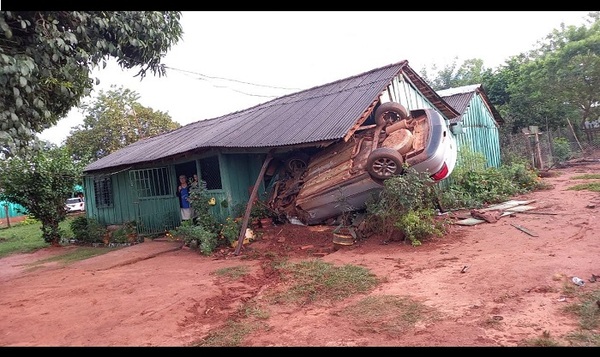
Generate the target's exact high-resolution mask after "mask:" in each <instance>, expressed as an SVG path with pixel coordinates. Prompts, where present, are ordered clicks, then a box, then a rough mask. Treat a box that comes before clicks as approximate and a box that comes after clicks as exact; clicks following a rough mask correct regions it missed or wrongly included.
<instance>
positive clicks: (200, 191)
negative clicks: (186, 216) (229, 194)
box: [188, 180, 221, 234]
mask: <svg viewBox="0 0 600 357" xmlns="http://www.w3.org/2000/svg"><path fill="white" fill-rule="evenodd" d="M188 185H189V187H190V195H189V198H188V199H189V201H190V206H191V207H192V208H193V210H194V215H195V216H196V218H195V220H194V222H195V224H197V225H200V226H202V227H204V228H205V229H206V230H208V231H210V232H214V233H217V234H218V232H219V231H220V229H221V225H220V224H219V222H217V220H216V218H215V216H214V215H212V214H211V213H210V209H211V207H212V206H211V205H210V203H209V202H210V199H211V195H210V194H209V193H208V189H207V188H206V182H204V181H202V180H200V182H198V183H197V184H192V183H188Z"/></svg>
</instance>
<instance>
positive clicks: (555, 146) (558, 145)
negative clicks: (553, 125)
mask: <svg viewBox="0 0 600 357" xmlns="http://www.w3.org/2000/svg"><path fill="white" fill-rule="evenodd" d="M552 152H553V153H554V159H555V160H556V162H554V163H555V164H557V163H560V162H565V161H567V160H569V159H570V158H571V157H572V154H573V153H572V152H571V145H569V141H568V140H567V139H565V138H554V140H552Z"/></svg>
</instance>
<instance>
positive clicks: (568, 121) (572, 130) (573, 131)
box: [567, 118, 583, 152]
mask: <svg viewBox="0 0 600 357" xmlns="http://www.w3.org/2000/svg"><path fill="white" fill-rule="evenodd" d="M567 123H569V127H570V128H571V132H572V133H573V137H575V141H577V145H579V150H581V152H583V148H582V147H581V143H580V142H579V139H577V134H575V130H574V129H573V125H571V121H570V120H569V118H567Z"/></svg>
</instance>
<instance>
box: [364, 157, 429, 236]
mask: <svg viewBox="0 0 600 357" xmlns="http://www.w3.org/2000/svg"><path fill="white" fill-rule="evenodd" d="M436 205H437V195H436V188H435V186H434V185H433V181H432V180H431V178H430V177H429V175H428V174H427V173H424V172H421V173H419V172H417V171H416V170H414V169H412V168H410V167H407V168H405V173H404V174H403V175H401V176H396V177H392V178H390V179H387V180H386V181H385V182H384V187H383V190H382V191H381V192H380V194H379V196H378V198H377V199H375V200H372V201H368V202H367V216H366V218H365V223H366V225H367V227H368V228H367V230H370V231H372V232H375V233H380V234H383V235H384V236H385V237H386V238H387V239H391V238H392V236H393V235H394V233H395V232H396V231H398V230H399V231H400V232H402V233H403V234H404V238H405V239H407V238H408V239H410V240H411V242H412V243H413V245H418V244H420V241H419V240H420V239H423V238H425V237H426V236H427V234H426V232H428V231H431V232H432V233H436V232H437V229H438V228H439V226H437V225H436V226H435V227H432V228H431V229H429V228H425V227H423V226H421V224H416V223H414V220H419V219H423V220H424V221H423V222H422V224H423V225H427V224H430V223H432V220H430V219H428V218H429V212H431V217H433V214H434V212H435V208H436Z"/></svg>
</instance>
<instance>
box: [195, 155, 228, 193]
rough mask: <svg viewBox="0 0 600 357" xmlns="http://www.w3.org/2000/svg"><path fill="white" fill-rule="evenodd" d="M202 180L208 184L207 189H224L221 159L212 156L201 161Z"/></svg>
mask: <svg viewBox="0 0 600 357" xmlns="http://www.w3.org/2000/svg"><path fill="white" fill-rule="evenodd" d="M199 161H200V178H201V179H202V180H203V181H204V182H206V189H208V190H220V189H222V188H223V185H222V184H221V169H220V167H219V157H218V156H211V157H207V158H204V159H200V160H199Z"/></svg>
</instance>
